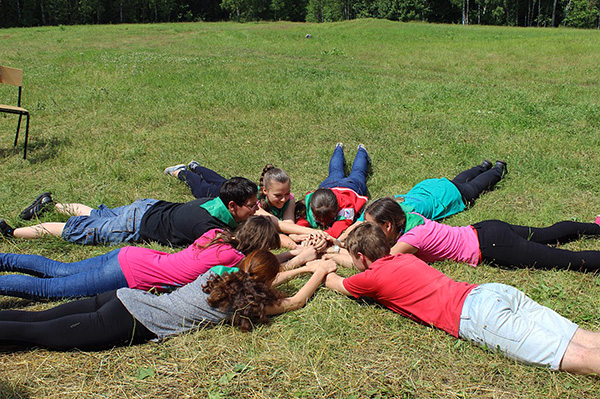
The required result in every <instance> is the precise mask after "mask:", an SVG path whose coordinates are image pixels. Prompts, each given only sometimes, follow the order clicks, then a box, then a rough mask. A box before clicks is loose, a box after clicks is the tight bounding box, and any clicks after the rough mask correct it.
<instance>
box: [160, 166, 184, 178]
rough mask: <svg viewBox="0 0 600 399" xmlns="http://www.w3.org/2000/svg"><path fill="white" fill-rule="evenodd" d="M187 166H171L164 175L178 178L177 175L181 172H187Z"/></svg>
mask: <svg viewBox="0 0 600 399" xmlns="http://www.w3.org/2000/svg"><path fill="white" fill-rule="evenodd" d="M185 168H186V166H185V165H184V164H179V165H175V166H169V167H168V168H166V169H165V170H164V171H163V173H164V174H165V175H171V176H177V174H178V173H179V172H181V171H182V170H185Z"/></svg>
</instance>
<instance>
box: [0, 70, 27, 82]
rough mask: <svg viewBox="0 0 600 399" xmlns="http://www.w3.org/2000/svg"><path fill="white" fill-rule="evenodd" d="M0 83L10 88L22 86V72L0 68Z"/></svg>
mask: <svg viewBox="0 0 600 399" xmlns="http://www.w3.org/2000/svg"><path fill="white" fill-rule="evenodd" d="M0 83H4V84H7V85H12V86H19V87H21V86H23V70H22V69H17V68H10V67H5V66H0Z"/></svg>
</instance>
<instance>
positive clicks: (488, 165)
mask: <svg viewBox="0 0 600 399" xmlns="http://www.w3.org/2000/svg"><path fill="white" fill-rule="evenodd" d="M479 166H481V167H482V168H483V169H485V170H490V169H492V166H493V165H492V161H490V160H489V159H484V160H483V162H482V163H481V164H480V165H479Z"/></svg>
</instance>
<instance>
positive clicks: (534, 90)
mask: <svg viewBox="0 0 600 399" xmlns="http://www.w3.org/2000/svg"><path fill="white" fill-rule="evenodd" d="M308 33H310V34H311V35H312V38H310V39H306V38H305V35H306V34H308ZM0 43H2V46H0V64H2V65H8V66H13V67H18V68H23V69H24V70H25V89H24V106H25V107H27V108H29V109H30V110H31V111H32V121H31V132H30V148H29V154H28V159H27V160H26V161H23V160H22V159H21V151H22V149H21V148H17V149H13V148H12V140H13V136H14V128H15V125H16V118H15V117H14V116H6V115H4V114H2V116H0V132H3V133H2V135H1V137H0V216H1V217H4V218H6V219H7V220H8V222H9V223H11V224H14V225H26V224H25V222H20V221H19V220H18V218H17V215H18V213H19V212H20V210H21V209H22V208H23V207H25V206H26V205H28V204H29V203H30V202H31V201H32V200H33V198H35V196H36V195H37V194H39V193H40V192H42V191H46V190H50V191H52V192H53V194H54V197H55V198H56V199H57V200H59V201H71V202H82V203H86V204H90V205H97V204H99V203H105V204H107V205H109V206H118V205H122V204H126V203H130V202H131V201H133V200H135V199H137V198H144V197H149V198H158V199H166V200H171V201H187V200H190V199H191V198H192V197H191V195H190V194H189V190H188V189H187V188H186V187H185V186H184V185H183V184H181V183H180V182H179V181H177V180H176V179H173V178H170V177H166V176H164V175H163V174H162V170H163V169H164V168H165V167H166V166H170V165H173V164H176V163H187V162H188V161H190V160H191V159H196V160H198V161H199V162H200V163H202V164H205V165H206V166H209V167H213V168H214V169H216V170H218V171H221V172H222V173H223V174H224V175H226V176H233V175H244V176H246V177H250V178H253V179H258V176H259V174H260V171H261V170H262V168H263V166H264V164H265V163H267V162H270V163H273V164H275V165H276V166H279V167H281V168H283V169H285V170H287V171H288V172H289V173H290V175H291V176H292V181H293V191H294V192H295V193H296V194H297V196H299V195H301V194H302V193H304V192H306V191H308V190H310V189H314V188H315V187H316V186H317V185H318V183H319V182H320V181H321V180H322V179H323V178H324V177H325V175H326V171H327V162H328V160H329V156H330V154H331V151H332V150H333V147H334V145H335V143H336V142H338V141H343V142H344V143H345V144H346V148H347V151H346V154H347V157H348V159H349V161H351V159H352V158H353V157H354V154H355V146H356V145H357V144H358V143H364V144H365V145H366V146H367V148H368V149H369V151H370V153H371V156H372V158H373V161H374V165H373V175H372V177H371V179H370V180H369V189H370V193H371V196H372V197H374V198H375V197H379V196H382V195H387V194H397V193H403V192H405V191H406V190H408V189H409V188H410V187H411V186H412V185H414V184H415V183H417V182H419V181H420V180H422V179H425V178H430V177H441V176H447V177H450V178H451V177H453V176H454V175H455V174H456V173H458V172H460V171H461V170H463V169H465V168H467V167H470V166H473V165H475V164H479V163H480V162H481V161H482V160H483V158H486V157H487V158H489V159H491V160H495V159H503V160H506V161H507V162H508V168H509V171H510V173H509V174H508V176H507V177H506V178H505V179H504V180H503V181H502V182H501V183H500V184H499V185H498V187H497V189H496V190H494V191H493V192H490V193H488V194H485V195H484V196H483V197H482V198H480V199H479V201H478V202H477V204H476V205H475V207H474V208H473V209H471V210H469V211H467V212H464V213H462V214H460V215H456V216H454V217H452V218H450V219H448V220H447V222H448V223H450V224H453V225H463V224H469V223H474V222H477V221H480V220H484V219H494V218H499V219H503V220H506V221H508V222H511V223H516V224H530V225H537V226H541V225H547V224H551V223H553V222H555V221H558V220H565V219H572V220H578V221H591V220H593V218H594V216H595V215H596V214H597V213H600V200H599V199H598V194H599V190H598V179H599V177H600V101H599V99H600V47H599V46H598V43H600V32H598V31H591V30H585V31H583V30H567V29H521V28H498V27H483V26H470V27H463V26H450V25H428V24H404V23H395V22H389V21H376V20H357V21H350V22H344V23H333V24H320V25H312V24H302V23H284V22H280V23H256V24H233V23H214V24H207V23H194V24H183V23H181V24H159V25H118V26H67V27H63V26H59V27H43V28H28V29H4V30H0ZM15 96H16V92H15V91H14V90H13V88H12V87H8V86H2V87H0V103H8V102H15V101H16V100H15ZM43 220H45V221H50V220H64V219H61V217H59V216H58V215H49V216H46V217H44V219H43ZM32 223H33V222H32ZM153 247H154V248H160V249H167V250H168V248H163V247H160V246H158V245H153ZM567 247H568V248H570V249H600V240H581V241H578V242H575V243H572V244H569V245H568V246H567ZM0 251H4V252H20V253H35V254H41V255H45V256H49V257H53V258H56V259H61V260H80V259H83V258H86V257H90V256H93V255H97V254H101V253H105V252H107V251H108V249H107V248H103V247H98V248H84V247H79V246H74V245H71V244H68V243H65V242H62V241H60V240H58V239H44V240H38V241H30V242H27V241H14V240H0ZM436 267H439V268H440V269H441V270H443V271H444V272H446V273H447V274H449V275H450V276H452V277H454V278H455V279H458V280H462V281H469V282H472V283H484V282H502V283H507V284H511V285H514V286H516V287H518V288H520V289H522V290H523V291H525V292H526V293H528V294H529V295H530V296H532V297H533V298H534V299H535V300H537V301H539V302H540V303H542V304H544V305H547V306H550V307H552V308H554V309H556V310H558V311H559V312H560V313H561V314H563V315H565V316H567V317H569V318H570V319H572V320H574V321H576V322H577V323H579V324H580V325H581V326H583V327H586V328H590V329H594V330H600V312H599V310H600V280H599V279H598V277H597V276H596V275H591V274H588V275H585V274H582V273H577V272H570V271H553V270H550V271H540V270H501V269H497V268H493V267H490V266H481V267H478V268H471V267H468V266H466V265H464V264H456V263H453V262H445V263H441V264H439V265H437V266H436ZM342 273H346V274H348V273H351V272H350V271H343V272H342ZM301 283H302V280H300V281H296V282H292V283H289V284H288V285H287V286H286V287H284V289H286V290H290V291H293V290H294V289H295V288H297V287H298V286H299V284H301ZM54 304H55V303H54V302H50V303H41V304H40V303H35V302H30V301H26V300H21V299H10V298H7V297H3V298H1V299H0V309H13V308H18V309H21V308H24V309H40V308H44V307H48V306H52V305H54ZM599 395H600V384H599V381H598V379H597V378H594V377H581V376H572V375H568V374H565V373H556V372H551V371H548V370H544V369H539V368H534V367H528V366H524V365H520V364H517V363H515V362H514V361H511V360H508V359H506V358H504V357H503V356H501V355H497V354H493V353H490V352H488V351H486V350H484V349H481V348H478V347H474V346H472V345H471V344H469V343H466V342H462V341H457V340H456V339H454V338H452V337H450V336H449V335H447V334H445V333H443V332H441V331H438V330H434V329H431V328H427V327H424V326H421V325H417V324H415V323H413V322H410V321H408V320H406V319H403V318H402V317H400V316H398V315H396V314H393V313H391V312H389V311H387V310H385V309H382V308H379V307H376V306H372V305H365V304H360V303H356V302H354V301H351V300H349V299H347V298H345V297H342V296H340V295H337V294H334V293H332V292H328V291H327V290H325V289H321V290H319V291H318V292H317V293H316V295H315V297H314V299H313V300H312V301H311V302H310V303H309V304H308V305H307V306H306V307H305V308H304V309H302V310H299V311H297V312H293V313H290V314H286V315H283V316H280V317H276V318H274V319H273V321H272V323H271V325H268V326H262V327H260V328H258V329H257V330H256V331H254V332H252V333H241V332H239V331H237V330H235V329H233V328H230V327H228V326H218V327H216V328H214V329H207V330H204V331H199V332H195V333H192V334H187V335H184V336H180V337H176V338H173V339H169V340H167V341H165V342H163V343H160V344H155V343H148V344H145V345H140V346H135V347H130V348H117V349H113V350H109V351H101V352H77V351H74V352H69V353H56V352H50V351H47V350H43V349H35V350H27V351H20V352H14V353H12V352H6V351H3V352H0V397H1V398H29V397H32V398H42V397H44V398H45V397H61V398H64V397H99V398H101V397H132V398H133V397H208V398H211V399H216V398H312V397H328V398H348V399H350V398H412V397H415V398H428V397H444V398H472V397H477V398H539V397H548V398H559V397H560V398H596V397H598V396H599Z"/></svg>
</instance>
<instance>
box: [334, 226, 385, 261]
mask: <svg viewBox="0 0 600 399" xmlns="http://www.w3.org/2000/svg"><path fill="white" fill-rule="evenodd" d="M344 244H345V245H346V249H347V250H348V252H350V253H351V254H352V255H353V256H356V254H358V253H359V252H360V253H361V254H363V255H364V256H366V257H367V258H369V260H371V261H373V262H374V261H376V260H377V259H379V258H383V257H384V256H387V255H389V254H390V244H389V242H388V240H387V238H386V236H385V234H384V233H383V230H381V227H379V226H377V225H376V224H375V223H362V224H360V225H358V226H357V227H356V228H355V229H354V230H352V231H351V232H350V234H348V238H346V241H345V242H344Z"/></svg>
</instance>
